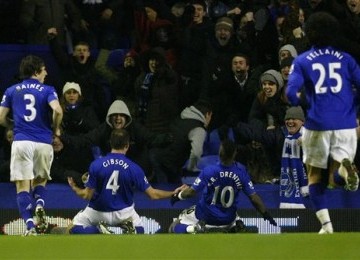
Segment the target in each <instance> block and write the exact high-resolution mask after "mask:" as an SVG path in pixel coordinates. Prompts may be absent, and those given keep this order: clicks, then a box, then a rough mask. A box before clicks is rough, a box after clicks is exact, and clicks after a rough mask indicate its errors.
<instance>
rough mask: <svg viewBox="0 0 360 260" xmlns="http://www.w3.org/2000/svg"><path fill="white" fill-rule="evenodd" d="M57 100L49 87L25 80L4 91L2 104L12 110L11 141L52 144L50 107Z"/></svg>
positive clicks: (53, 89) (52, 88) (35, 81)
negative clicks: (12, 138) (12, 136)
mask: <svg viewBox="0 0 360 260" xmlns="http://www.w3.org/2000/svg"><path fill="white" fill-rule="evenodd" d="M55 99H58V95H57V93H56V90H55V88H54V87H52V86H48V85H45V84H42V83H40V82H39V81H38V80H37V79H31V78H30V79H26V80H24V81H23V82H21V83H18V84H15V85H13V86H11V87H9V88H8V89H6V91H5V93H4V96H3V99H2V101H1V105H2V106H4V107H8V108H11V109H12V110H13V119H14V140H16V141H21V140H30V141H34V142H41V143H47V144H51V143H52V138H53V132H52V130H51V129H52V128H51V124H52V118H51V107H50V106H49V103H50V102H51V101H53V100H55Z"/></svg>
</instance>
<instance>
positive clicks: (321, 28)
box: [305, 12, 339, 47]
mask: <svg viewBox="0 0 360 260" xmlns="http://www.w3.org/2000/svg"><path fill="white" fill-rule="evenodd" d="M338 33H339V22H338V20H337V19H336V18H335V17H334V16H332V15H331V14H329V13H327V12H316V13H313V14H311V15H310V16H309V18H308V19H307V21H306V23H305V35H306V36H307V38H308V40H309V43H310V44H311V45H315V46H318V47H323V46H329V45H334V44H335V43H336V39H337V37H338V35H339V34H338Z"/></svg>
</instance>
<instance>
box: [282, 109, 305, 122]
mask: <svg viewBox="0 0 360 260" xmlns="http://www.w3.org/2000/svg"><path fill="white" fill-rule="evenodd" d="M290 119H298V120H301V121H303V122H305V115H304V111H303V109H302V108H301V107H300V106H297V107H290V108H289V109H288V110H286V114H285V121H286V120H290Z"/></svg>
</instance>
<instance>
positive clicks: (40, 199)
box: [33, 185, 47, 207]
mask: <svg viewBox="0 0 360 260" xmlns="http://www.w3.org/2000/svg"><path fill="white" fill-rule="evenodd" d="M46 193H47V190H46V188H45V187H44V186H41V185H38V186H35V187H34V190H33V197H34V199H35V203H36V206H37V205H40V206H42V207H44V206H45V196H46Z"/></svg>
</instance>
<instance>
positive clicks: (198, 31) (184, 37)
mask: <svg viewBox="0 0 360 260" xmlns="http://www.w3.org/2000/svg"><path fill="white" fill-rule="evenodd" d="M181 29H182V30H181V31H180V32H179V43H180V47H179V48H180V49H181V53H180V57H179V64H178V65H179V66H178V73H179V76H180V79H181V82H180V101H181V103H180V108H181V109H184V108H185V107H188V106H191V105H193V104H194V103H195V102H196V101H197V100H198V99H200V98H206V91H205V90H206V87H207V86H206V82H205V81H204V80H203V79H204V77H205V76H207V74H205V73H206V71H204V70H203V69H204V65H205V63H206V57H207V52H206V50H207V48H206V45H207V41H208V39H209V35H210V34H211V32H212V31H213V24H212V23H211V21H210V20H209V19H208V18H207V17H206V4H205V2H204V1H203V0H193V1H191V2H190V4H189V5H187V6H186V7H185V12H184V14H183V25H182V27H181ZM189 61H191V62H189Z"/></svg>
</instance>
